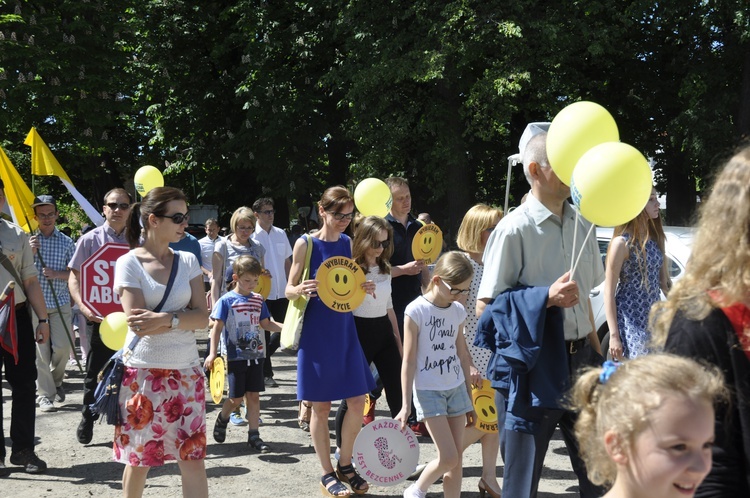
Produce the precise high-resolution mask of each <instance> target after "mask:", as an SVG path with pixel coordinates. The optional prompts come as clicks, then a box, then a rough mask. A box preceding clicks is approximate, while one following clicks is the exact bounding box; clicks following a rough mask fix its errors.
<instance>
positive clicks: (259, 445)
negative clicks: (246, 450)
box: [247, 432, 271, 453]
mask: <svg viewBox="0 0 750 498" xmlns="http://www.w3.org/2000/svg"><path fill="white" fill-rule="evenodd" d="M247 445H248V446H251V447H252V448H253V449H254V450H255V451H260V452H261V453H268V452H269V451H271V447H270V446H268V444H267V443H266V442H265V441H263V440H262V439H261V438H260V434H259V433H257V432H251V433H249V434H248V435H247Z"/></svg>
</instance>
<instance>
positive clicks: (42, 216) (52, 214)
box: [36, 212, 57, 220]
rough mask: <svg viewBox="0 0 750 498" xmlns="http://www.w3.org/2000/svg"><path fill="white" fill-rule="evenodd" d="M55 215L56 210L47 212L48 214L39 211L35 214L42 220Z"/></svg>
mask: <svg viewBox="0 0 750 498" xmlns="http://www.w3.org/2000/svg"><path fill="white" fill-rule="evenodd" d="M55 216H57V213H56V212H54V213H49V214H44V213H39V214H37V215H36V217H37V218H41V219H43V220H49V219H51V218H54V217H55Z"/></svg>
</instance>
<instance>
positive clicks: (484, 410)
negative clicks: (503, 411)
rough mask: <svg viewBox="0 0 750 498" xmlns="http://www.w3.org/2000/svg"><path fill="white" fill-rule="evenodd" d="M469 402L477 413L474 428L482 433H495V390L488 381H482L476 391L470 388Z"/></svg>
mask: <svg viewBox="0 0 750 498" xmlns="http://www.w3.org/2000/svg"><path fill="white" fill-rule="evenodd" d="M471 401H472V403H474V411H475V412H476V413H477V423H476V425H475V426H474V427H476V428H477V429H479V430H480V431H484V432H497V408H495V390H494V389H492V385H491V384H490V381H489V380H487V379H482V386H481V387H480V388H479V389H477V388H476V386H474V385H473V384H472V386H471Z"/></svg>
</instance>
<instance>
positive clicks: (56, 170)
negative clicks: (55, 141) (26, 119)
mask: <svg viewBox="0 0 750 498" xmlns="http://www.w3.org/2000/svg"><path fill="white" fill-rule="evenodd" d="M23 143H24V145H28V146H29V147H31V174H32V175H39V176H59V177H60V178H61V179H63V180H66V181H67V182H68V183H70V184H72V183H73V182H72V181H70V178H69V177H68V174H67V173H66V172H65V170H64V169H63V168H62V166H60V163H59V162H57V159H55V156H54V154H52V151H51V150H49V147H47V144H46V143H44V140H42V137H40V136H39V133H38V132H37V131H36V128H33V127H32V128H31V131H29V134H28V135H26V140H24V141H23Z"/></svg>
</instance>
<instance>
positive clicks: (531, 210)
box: [524, 193, 576, 226]
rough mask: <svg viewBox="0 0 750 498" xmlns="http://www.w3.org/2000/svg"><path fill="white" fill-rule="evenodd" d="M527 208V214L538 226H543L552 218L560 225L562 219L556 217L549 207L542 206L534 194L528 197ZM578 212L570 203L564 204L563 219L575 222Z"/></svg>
mask: <svg viewBox="0 0 750 498" xmlns="http://www.w3.org/2000/svg"><path fill="white" fill-rule="evenodd" d="M524 205H527V206H526V212H527V213H528V214H529V217H530V218H531V219H532V220H534V223H536V224H537V226H538V225H541V224H542V223H543V222H544V221H545V220H547V219H549V218H552V220H553V221H554V222H556V223H560V219H559V218H558V217H557V215H555V214H554V213H553V212H552V211H550V210H549V209H547V207H546V206H545V205H544V204H542V203H541V202H540V201H539V199H537V198H536V197H534V195H533V194H531V193H529V196H528V197H526V202H525V203H524ZM575 215H576V211H575V210H574V209H573V207H572V206H571V205H570V204H569V203H568V201H565V202H563V218H565V219H568V220H573V219H574V218H575Z"/></svg>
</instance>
